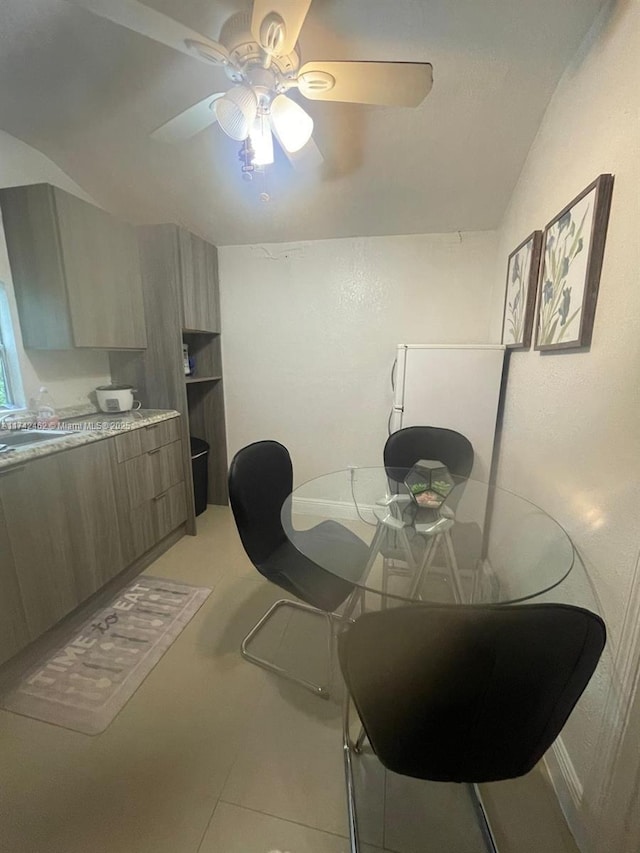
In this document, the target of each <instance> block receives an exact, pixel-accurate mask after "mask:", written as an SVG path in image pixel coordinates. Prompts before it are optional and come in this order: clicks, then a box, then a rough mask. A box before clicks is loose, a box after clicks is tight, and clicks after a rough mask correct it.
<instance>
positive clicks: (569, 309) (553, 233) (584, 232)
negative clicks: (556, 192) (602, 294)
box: [535, 174, 613, 352]
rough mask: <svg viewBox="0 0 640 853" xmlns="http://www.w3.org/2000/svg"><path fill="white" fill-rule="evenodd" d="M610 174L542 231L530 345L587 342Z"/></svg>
mask: <svg viewBox="0 0 640 853" xmlns="http://www.w3.org/2000/svg"><path fill="white" fill-rule="evenodd" d="M612 193H613V175H609V174H603V175H600V176H599V177H598V178H596V180H595V181H593V182H592V183H590V184H589V186H588V187H585V189H584V190H582V192H581V193H580V194H579V195H577V196H576V197H575V198H574V199H573V201H571V202H570V203H569V204H568V205H567V206H566V207H564V208H563V209H562V210H561V211H560V213H558V215H557V216H555V217H554V218H553V219H552V220H551V222H549V224H548V225H547V226H546V228H545V229H544V236H543V241H542V246H543V248H542V263H541V269H540V280H539V284H538V307H537V311H536V341H535V349H536V350H538V351H540V352H546V351H550V350H566V349H580V348H584V347H588V346H589V345H590V344H591V337H592V334H593V324H594V320H595V313H596V302H597V300H598V288H599V285H600V274H601V272H602V262H603V259H604V247H605V243H606V238H607V226H608V223H609V211H610V209H611V196H612Z"/></svg>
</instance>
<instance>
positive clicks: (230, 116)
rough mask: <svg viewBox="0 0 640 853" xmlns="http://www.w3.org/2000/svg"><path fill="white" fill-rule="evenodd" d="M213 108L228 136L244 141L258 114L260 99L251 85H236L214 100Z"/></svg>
mask: <svg viewBox="0 0 640 853" xmlns="http://www.w3.org/2000/svg"><path fill="white" fill-rule="evenodd" d="M212 109H213V112H214V113H215V116H216V118H217V119H218V124H219V125H220V127H221V128H222V130H224V132H225V133H226V134H227V136H230V137H231V139H235V140H237V141H238V142H242V140H243V139H246V138H247V136H249V131H250V130H251V126H252V125H253V123H254V121H255V119H256V116H257V114H258V99H257V97H256V94H255V92H254V91H253V89H252V88H251V87H250V86H234V87H233V88H232V89H229V91H228V92H227V94H226V95H224V97H222V98H218V100H217V101H215V102H214V104H213V107H212Z"/></svg>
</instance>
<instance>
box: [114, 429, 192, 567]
mask: <svg viewBox="0 0 640 853" xmlns="http://www.w3.org/2000/svg"><path fill="white" fill-rule="evenodd" d="M158 427H160V428H158ZM136 432H137V433H139V434H140V435H139V437H138V440H137V442H134V441H133V440H132V439H133V435H134V434H131V435H123V436H118V437H117V438H116V439H115V444H116V457H117V460H118V462H117V464H116V466H115V478H116V484H117V490H118V494H119V495H121V496H122V500H121V501H120V504H119V508H120V532H121V536H122V547H123V551H124V556H125V561H126V562H128V563H130V562H133V561H134V560H136V559H137V558H138V557H139V556H140V555H141V554H144V553H145V551H148V550H149V549H150V548H151V547H152V546H153V545H154V544H155V543H156V542H159V541H161V540H162V539H164V537H165V536H168V535H169V534H170V533H171V532H172V531H173V530H175V529H176V527H179V526H180V525H181V524H183V523H184V522H185V521H186V518H187V493H186V483H185V476H184V454H183V446H182V440H181V438H180V424H179V422H178V419H177V418H175V419H173V420H170V421H163V422H161V423H160V424H157V425H153V426H152V427H147V428H146V429H144V430H137V431H136Z"/></svg>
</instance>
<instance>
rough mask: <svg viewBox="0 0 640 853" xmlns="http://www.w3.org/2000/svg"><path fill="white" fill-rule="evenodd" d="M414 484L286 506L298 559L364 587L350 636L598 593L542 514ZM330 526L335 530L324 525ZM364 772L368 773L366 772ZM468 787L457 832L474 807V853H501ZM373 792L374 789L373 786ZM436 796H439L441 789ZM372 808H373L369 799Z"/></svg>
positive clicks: (386, 484)
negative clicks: (427, 616) (411, 611)
mask: <svg viewBox="0 0 640 853" xmlns="http://www.w3.org/2000/svg"><path fill="white" fill-rule="evenodd" d="M445 471H446V469H445ZM414 474H415V469H411V470H404V469H398V468H383V467H378V468H348V469H346V470H340V471H334V472H332V473H329V474H324V475H322V476H320V477H316V478H315V479H313V480H309V481H308V482H306V483H303V484H302V485H300V486H298V487H297V488H295V489H294V490H293V492H292V493H291V494H290V495H289V497H288V498H287V499H286V501H285V503H284V505H283V507H282V511H281V521H282V525H283V528H284V531H285V534H286V536H287V538H288V539H289V541H290V542H291V543H292V544H293V545H294V546H295V547H296V548H297V549H298V551H299V552H300V553H301V554H303V555H304V556H305V557H306V558H308V559H310V560H312V561H313V562H314V563H315V564H316V565H318V566H319V567H321V569H323V570H324V571H325V572H328V573H329V574H330V575H333V576H334V577H338V578H341V579H343V580H345V581H348V582H349V583H350V584H352V585H353V587H354V589H353V593H352V594H351V596H350V597H349V599H348V600H347V602H346V604H345V606H344V609H343V612H342V613H341V614H340V615H341V619H340V625H341V627H342V628H343V629H344V628H345V627H346V625H347V624H348V623H349V621H350V620H351V619H353V618H356V616H357V610H358V609H359V610H360V612H362V611H365V610H377V609H380V608H385V607H392V606H398V605H408V604H411V605H418V606H419V605H420V603H439V604H441V603H449V604H453V605H460V606H468V605H474V604H491V605H501V604H519V603H523V604H524V603H526V602H529V601H531V600H534V601H550V600H557V601H565V602H566V603H569V602H571V603H581V604H585V603H588V602H585V600H583V596H584V592H585V590H587V592H588V590H589V585H588V583H585V576H584V571H583V569H584V567H583V565H582V563H581V561H580V559H579V557H578V555H577V552H576V550H575V548H574V546H573V543H572V541H571V539H570V538H569V536H568V534H567V533H566V531H565V530H564V529H563V528H562V526H561V525H560V524H559V523H558V521H556V520H555V519H554V518H552V517H551V516H550V515H549V514H548V513H547V512H545V511H544V510H543V509H542V508H540V507H539V506H536V505H535V504H534V503H532V502H531V501H529V500H527V499H526V498H524V497H521V496H519V495H517V494H514V493H513V492H510V491H508V490H507V489H503V488H501V487H498V486H493V485H488V484H486V483H482V482H479V481H476V480H472V479H466V480H463V479H459V478H456V477H451V478H450V483H449V484H448V486H447V487H445V488H444V489H443V490H441V492H444V494H443V493H441V494H440V495H438V494H435V495H434V494H429V493H428V491H427V493H426V495H425V494H422V495H420V494H416V491H417V490H416V488H415V481H416V478H415V476H414ZM447 474H448V472H447ZM425 497H426V498H427V500H424V498H425ZM327 521H330V522H333V524H332V525H327V524H323V523H324V522H327ZM336 522H337V523H339V524H341V525H343V526H344V527H346V528H348V529H349V530H351V531H352V532H353V533H355V534H356V535H357V536H358V537H359V538H360V539H361V540H363V541H364V542H365V543H366V544H367V546H368V555H367V557H366V561H365V559H364V557H362V558H361V559H360V560H359V561H354V560H353V559H349V554H345V552H344V549H343V546H342V542H341V537H338V536H336V535H335V529H336V528H335V523H336ZM310 530H313V535H309V531H310ZM325 530H326V531H327V535H324V533H323V531H325ZM574 575H575V578H574V577H573V576H574ZM574 581H575V583H574ZM592 609H596V608H593V607H592ZM590 701H591V699H590V698H587V702H590ZM344 708H345V714H346V716H345V735H344V737H345V751H344V755H345V762H346V764H345V769H346V779H347V800H348V806H349V808H348V811H349V818H348V819H349V826H350V839H351V847H350V850H351V851H352V853H353V851H358V850H359V849H360V847H359V844H358V841H357V839H358V830H357V821H356V818H355V812H356V808H355V801H356V791H355V788H354V783H353V778H354V772H353V769H352V764H351V762H352V760H353V758H354V756H355V755H356V754H358V755H359V753H360V749H361V747H362V745H363V743H364V730H363V729H362V728H360V733H359V735H358V737H357V739H356V740H355V741H354V743H353V744H351V739H350V735H349V734H348V732H349V719H348V714H349V711H348V708H349V700H348V699H346V700H345V702H344ZM349 744H351V746H354V750H355V751H354V750H352V749H351V746H349ZM360 758H361V756H360ZM359 772H360V773H361V774H362V772H363V770H362V767H361V768H360V771H359ZM365 777H366V774H365ZM385 784H392V786H393V784H396V783H385ZM422 784H440V783H422ZM453 787H454V788H455V786H453ZM467 787H468V788H469V790H470V791H472V792H473V795H472V796H470V798H469V801H468V804H466V805H465V803H466V802H467V801H464V802H463V801H462V800H456V802H457V806H456V811H455V813H456V815H457V817H456V818H455V820H454V821H453V824H455V825H457V824H458V823H460V825H466V824H465V820H467V818H466V817H465V815H467V809H468V808H470V807H472V808H473V809H474V810H475V813H476V821H477V823H476V826H477V829H478V830H480V831H481V836H478V837H477V838H476V840H475V842H473V841H470V840H468V842H465V843H468V844H469V845H470V846H469V847H468V849H470V850H471V849H473V850H474V851H475V850H481V849H482V850H487V851H495V846H494V843H493V837H492V834H491V831H490V828H489V824H488V823H487V819H486V816H485V806H484V804H483V798H482V794H481V791H480V789H479V786H478V785H471V786H467ZM363 789H364V790H367V784H365V785H364V786H363ZM428 791H429V792H430V793H431V794H433V793H434V789H433V787H431V788H428ZM451 796H458V797H459V796H460V795H459V794H451ZM358 797H360V795H358ZM362 797H363V801H366V795H365V794H362ZM436 800H437V796H436ZM469 804H470V805H469ZM389 819H391V820H392V822H393V825H394V826H396V827H397V826H398V825H399V824H401V823H402V822H403V821H402V819H401V818H400V817H398V815H396V814H392V816H391V818H389V815H387V816H386V817H385V818H383V820H384V821H388V820H389ZM429 831H430V830H429ZM474 837H475V836H474ZM451 844H452V845H453V841H452V842H451ZM394 849H395V848H394ZM465 849H466V848H465Z"/></svg>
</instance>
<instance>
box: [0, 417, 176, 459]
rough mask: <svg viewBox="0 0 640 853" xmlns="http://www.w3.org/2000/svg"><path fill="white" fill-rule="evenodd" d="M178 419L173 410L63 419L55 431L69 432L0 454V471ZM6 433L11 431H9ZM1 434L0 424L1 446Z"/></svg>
mask: <svg viewBox="0 0 640 853" xmlns="http://www.w3.org/2000/svg"><path fill="white" fill-rule="evenodd" d="M178 417H180V413H179V412H176V411H174V410H173V409H139V410H138V411H136V412H123V413H119V414H105V413H104V412H95V413H92V414H89V415H84V416H83V417H71V418H63V419H62V420H61V421H60V424H59V426H57V427H56V429H58V430H70V432H69V433H67V434H66V435H55V436H52V438H51V439H49V440H48V441H41V442H38V443H37V444H31V445H23V446H21V447H18V448H15V449H12V450H9V451H5V452H2V453H0V470H2V469H4V468H10V467H12V466H14V465H24V463H25V462H30V461H31V460H33V459H38V458H39V457H41V456H48V455H49V454H51V453H59V452H60V451H62V450H70V449H71V448H73V447H80V446H81V445H83V444H90V443H91V442H92V441H101V440H102V439H103V438H113V436H116V435H122V433H123V432H129V431H130V430H133V429H140V428H141V427H146V426H150V425H151V424H155V423H158V422H160V421H167V420H170V419H171V418H178ZM14 428H15V427H14ZM9 431H10V432H12V431H13V428H12V429H11V430H9ZM3 432H4V430H3V428H2V424H0V444H2V434H3Z"/></svg>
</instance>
